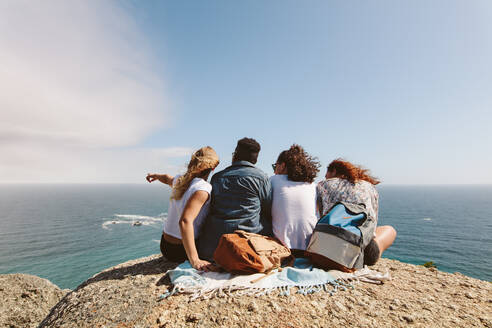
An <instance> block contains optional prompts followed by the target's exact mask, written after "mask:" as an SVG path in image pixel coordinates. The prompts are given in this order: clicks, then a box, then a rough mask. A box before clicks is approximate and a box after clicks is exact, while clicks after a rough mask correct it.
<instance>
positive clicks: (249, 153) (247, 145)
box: [233, 138, 261, 164]
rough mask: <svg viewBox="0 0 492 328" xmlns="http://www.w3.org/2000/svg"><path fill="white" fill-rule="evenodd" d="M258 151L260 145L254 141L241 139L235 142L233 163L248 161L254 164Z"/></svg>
mask: <svg viewBox="0 0 492 328" xmlns="http://www.w3.org/2000/svg"><path fill="white" fill-rule="evenodd" d="M260 150H261V147H260V144H259V143H258V142H257V141H256V140H255V139H253V138H242V139H241V140H239V141H238V142H237V146H236V150H235V152H234V159H233V161H234V162H237V161H248V162H250V163H252V164H256V162H257V160H258V153H259V152H260Z"/></svg>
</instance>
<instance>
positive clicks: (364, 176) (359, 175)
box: [328, 158, 380, 185]
mask: <svg viewBox="0 0 492 328" xmlns="http://www.w3.org/2000/svg"><path fill="white" fill-rule="evenodd" d="M333 170H335V176H336V177H337V178H341V179H345V180H348V181H350V182H352V183H356V182H357V181H359V180H364V181H367V182H369V183H371V184H373V185H377V184H378V183H379V182H380V181H379V180H378V179H377V178H375V177H373V176H371V175H370V174H369V170H368V169H364V168H363V167H362V166H360V165H354V164H352V163H350V162H348V161H344V160H343V159H341V158H337V159H336V160H334V161H332V162H331V163H330V165H328V171H329V172H333Z"/></svg>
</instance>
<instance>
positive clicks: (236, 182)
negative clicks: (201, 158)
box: [198, 138, 272, 259]
mask: <svg viewBox="0 0 492 328" xmlns="http://www.w3.org/2000/svg"><path fill="white" fill-rule="evenodd" d="M259 151H260V146H259V144H258V143H257V142H256V141H255V140H254V139H247V138H244V139H241V140H239V141H238V146H237V147H236V151H235V152H234V156H233V163H232V165H231V166H229V167H228V168H226V169H224V170H223V171H221V172H218V173H216V174H215V175H214V176H213V177H212V179H211V181H210V182H211V184H212V195H211V196H212V201H211V206H210V211H209V215H208V216H207V218H206V220H205V222H204V224H203V227H202V232H201V234H200V236H201V237H200V239H199V241H198V248H199V253H200V256H202V257H204V258H207V259H211V258H212V257H213V253H214V251H215V248H216V247H217V245H218V242H219V239H220V237H221V236H222V235H223V234H225V233H232V232H234V231H235V230H238V229H239V230H244V231H247V232H253V233H260V234H265V235H271V201H272V191H271V185H270V181H269V179H268V176H267V175H266V174H265V173H264V172H263V171H261V170H260V169H258V168H256V167H255V166H254V163H256V158H257V156H258V152H259Z"/></svg>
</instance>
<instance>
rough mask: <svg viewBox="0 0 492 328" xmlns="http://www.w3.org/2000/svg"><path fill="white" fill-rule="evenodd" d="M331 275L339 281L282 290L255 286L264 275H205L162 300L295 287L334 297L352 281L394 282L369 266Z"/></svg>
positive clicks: (283, 292)
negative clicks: (202, 281) (178, 296)
mask: <svg viewBox="0 0 492 328" xmlns="http://www.w3.org/2000/svg"><path fill="white" fill-rule="evenodd" d="M328 273H330V274H331V275H332V276H333V277H334V278H335V281H331V282H328V283H325V284H317V285H285V286H278V287H270V286H268V285H267V284H266V283H265V280H264V279H262V280H260V281H258V282H256V283H251V282H252V281H254V280H255V279H257V278H260V277H262V276H265V274H263V273H256V274H252V275H239V276H234V275H231V274H229V273H217V272H204V273H203V274H202V275H201V276H202V277H203V278H205V283H204V284H203V285H188V286H187V285H185V284H177V285H175V286H174V288H173V289H172V291H170V292H167V293H166V294H163V295H161V296H160V299H164V298H167V297H168V296H171V295H174V294H189V300H190V301H194V300H197V299H210V298H212V297H238V296H242V295H248V296H256V297H258V296H263V295H269V294H271V293H273V292H278V295H279V296H289V295H290V293H291V287H297V293H298V294H303V295H307V294H312V293H317V292H320V291H325V292H327V293H329V294H330V295H333V294H334V293H335V292H337V291H338V290H339V289H342V290H346V289H347V288H352V289H353V288H354V287H353V285H352V284H351V283H352V282H360V281H361V282H367V283H372V284H383V283H384V282H385V281H388V280H391V277H390V274H389V272H386V273H384V274H382V273H380V272H378V271H375V270H371V269H369V268H368V267H367V266H365V267H364V268H363V269H361V270H358V271H355V272H353V273H346V272H341V271H336V270H331V271H329V272H328Z"/></svg>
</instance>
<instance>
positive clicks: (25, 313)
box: [0, 273, 68, 328]
mask: <svg viewBox="0 0 492 328" xmlns="http://www.w3.org/2000/svg"><path fill="white" fill-rule="evenodd" d="M67 292H68V290H61V289H60V288H58V287H57V286H56V285H54V284H52V283H51V282H49V281H48V280H46V279H42V278H39V277H36V276H32V275H29V274H22V273H16V274H3V275H0V300H1V305H0V327H8V328H14V327H16V328H17V327H19V328H21V327H22V328H26V327H37V326H38V325H39V322H41V320H43V319H44V317H46V315H48V313H49V312H50V309H51V308H52V307H53V306H55V305H56V304H57V303H58V301H60V300H61V299H62V298H63V296H64V295H65V294H67Z"/></svg>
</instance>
